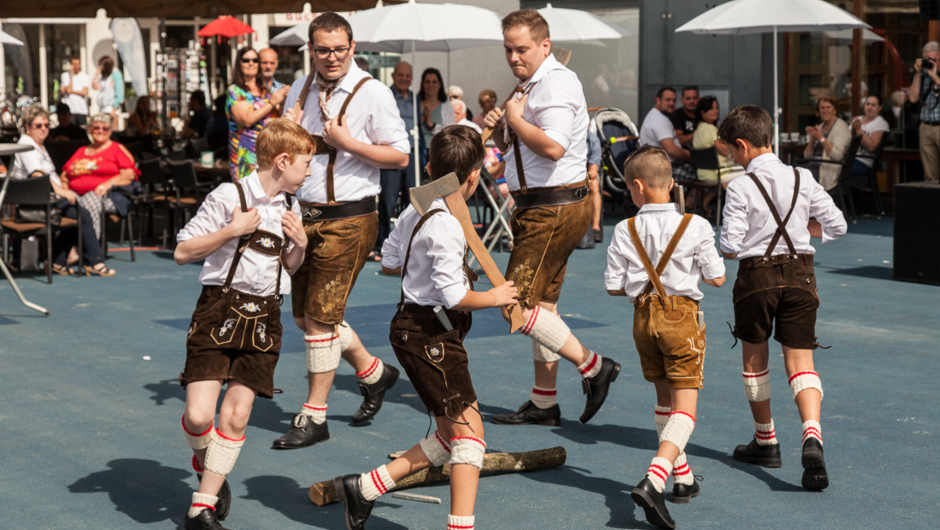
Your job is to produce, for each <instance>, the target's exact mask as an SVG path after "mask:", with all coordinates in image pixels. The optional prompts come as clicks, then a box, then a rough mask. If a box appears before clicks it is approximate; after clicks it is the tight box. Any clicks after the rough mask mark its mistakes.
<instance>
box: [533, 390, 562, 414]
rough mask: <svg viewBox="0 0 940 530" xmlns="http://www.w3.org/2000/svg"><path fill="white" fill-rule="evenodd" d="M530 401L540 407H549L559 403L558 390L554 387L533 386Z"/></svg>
mask: <svg viewBox="0 0 940 530" xmlns="http://www.w3.org/2000/svg"><path fill="white" fill-rule="evenodd" d="M529 401H531V402H532V404H533V405H535V406H536V407H538V408H540V409H547V408H549V407H553V406H555V405H557V404H558V391H557V390H555V389H554V388H541V387H537V386H533V387H532V394H531V395H530V396H529Z"/></svg>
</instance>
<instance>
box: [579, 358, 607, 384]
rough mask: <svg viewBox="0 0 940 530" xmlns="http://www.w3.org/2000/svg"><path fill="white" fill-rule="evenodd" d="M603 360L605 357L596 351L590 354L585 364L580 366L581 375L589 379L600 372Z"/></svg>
mask: <svg viewBox="0 0 940 530" xmlns="http://www.w3.org/2000/svg"><path fill="white" fill-rule="evenodd" d="M603 360H604V358H603V357H601V356H600V355H598V354H596V353H594V352H591V354H590V355H588V358H587V360H586V361H584V364H582V365H581V366H578V371H579V372H581V377H583V378H584V379H589V378H591V377H594V376H595V375H597V374H598V373H600V371H601V361H603Z"/></svg>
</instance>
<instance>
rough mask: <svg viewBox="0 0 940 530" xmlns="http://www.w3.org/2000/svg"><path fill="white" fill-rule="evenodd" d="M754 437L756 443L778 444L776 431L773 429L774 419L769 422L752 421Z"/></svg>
mask: <svg viewBox="0 0 940 530" xmlns="http://www.w3.org/2000/svg"><path fill="white" fill-rule="evenodd" d="M754 439H755V440H757V445H778V443H777V431H775V430H774V420H770V423H757V422H756V421H755V422H754Z"/></svg>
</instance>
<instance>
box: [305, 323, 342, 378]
mask: <svg viewBox="0 0 940 530" xmlns="http://www.w3.org/2000/svg"><path fill="white" fill-rule="evenodd" d="M304 343H305V344H306V346H307V371H308V372H312V373H315V374H324V373H327V372H332V371H334V370H336V368H338V367H339V359H340V356H341V354H342V351H341V350H340V344H339V336H338V335H337V334H336V333H333V332H332V331H331V332H329V333H324V334H322V335H304Z"/></svg>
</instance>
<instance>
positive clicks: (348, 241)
mask: <svg viewBox="0 0 940 530" xmlns="http://www.w3.org/2000/svg"><path fill="white" fill-rule="evenodd" d="M309 36H310V54H311V56H312V58H313V62H314V66H315V69H314V73H312V74H310V75H309V76H305V77H302V78H300V79H298V80H297V81H295V82H294V84H293V85H292V86H291V89H290V92H289V93H288V95H287V99H286V100H285V108H286V109H288V111H287V112H286V113H285V115H286V116H289V117H291V118H292V119H294V120H295V121H298V122H299V123H300V124H301V125H302V126H303V127H304V129H306V130H307V131H308V132H310V133H312V135H313V138H314V141H315V143H316V144H317V152H316V155H315V156H314V157H313V161H312V162H311V163H310V169H311V175H310V177H308V178H307V181H306V182H305V183H304V185H303V186H302V187H301V188H300V190H299V191H298V192H297V199H298V200H299V201H300V209H301V213H302V215H303V220H304V229H305V230H306V232H307V235H308V238H309V240H310V244H309V245H308V246H307V254H308V255H307V259H305V260H304V264H303V266H302V267H301V268H300V270H299V271H298V272H297V274H296V275H295V279H294V291H293V292H294V294H293V296H292V304H293V313H294V319H295V322H296V323H297V326H298V327H300V329H302V330H304V333H305V335H304V341H305V343H306V349H307V371H308V372H309V373H308V386H309V388H308V390H309V392H308V395H307V400H306V402H305V403H304V404H303V407H302V411H301V413H300V414H297V415H296V416H294V421H293V424H292V428H291V430H290V431H289V432H288V433H287V434H285V435H284V436H282V437H281V438H278V439H277V440H275V442H274V448H275V449H296V448H299V447H307V446H310V445H313V444H315V443H317V442H319V441H323V440H328V439H329V430H328V429H327V426H326V410H327V405H326V400H327V397H328V396H329V393H330V387H331V386H332V384H333V376H334V374H335V372H336V368H337V367H338V366H339V360H340V357H342V358H344V359H346V360H347V362H349V363H350V364H351V365H352V366H353V368H355V369H356V375H357V377H358V378H359V389H360V391H361V392H362V394H363V397H364V400H363V403H362V406H361V407H360V409H359V410H358V411H357V412H356V413H355V414H354V415H353V422H356V423H358V422H362V421H366V420H368V419H370V418H372V417H373V416H375V414H376V413H377V412H378V411H379V409H380V408H381V406H382V401H383V399H384V397H385V391H386V390H388V389H389V388H391V387H392V385H394V384H395V382H396V381H397V380H398V370H397V369H395V368H394V367H392V366H385V365H384V364H383V363H382V361H380V360H379V359H377V358H375V357H373V356H372V355H370V354H369V352H368V351H366V349H365V347H364V346H363V345H362V342H361V341H360V340H359V338H358V337H357V336H356V333H355V332H354V331H353V330H352V328H351V327H350V326H349V324H347V323H346V322H345V321H344V320H343V315H344V313H345V310H346V300H347V298H348V297H349V293H350V292H351V291H352V288H353V285H354V284H355V283H356V278H357V276H358V275H359V271H361V270H362V267H363V265H364V264H365V261H366V257H367V256H368V254H369V252H370V251H371V250H372V248H373V245H374V244H375V238H376V235H377V233H378V215H377V214H376V211H375V197H376V195H378V194H379V192H380V191H381V186H380V184H379V171H380V170H381V169H395V168H397V169H401V168H404V167H405V166H406V165H407V164H408V151H409V144H408V133H407V131H405V124H404V123H403V122H402V119H401V117H400V116H399V114H398V107H397V106H396V104H395V99H394V98H393V96H392V93H391V91H390V90H389V89H388V87H386V86H385V85H384V84H382V83H380V82H378V81H376V80H374V79H372V77H371V76H370V75H369V74H368V73H366V72H364V71H362V70H360V69H359V67H358V66H356V65H355V64H354V63H353V60H352V59H353V56H354V55H355V48H356V42H355V41H354V40H353V38H352V28H351V27H350V26H349V23H348V22H347V21H346V19H344V18H343V17H341V16H339V15H337V14H336V13H332V12H328V13H323V14H321V15H320V16H319V17H317V18H316V19H315V20H314V21H313V22H311V23H310V30H309Z"/></svg>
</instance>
